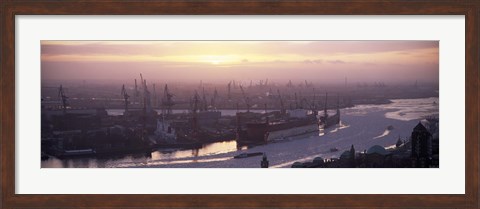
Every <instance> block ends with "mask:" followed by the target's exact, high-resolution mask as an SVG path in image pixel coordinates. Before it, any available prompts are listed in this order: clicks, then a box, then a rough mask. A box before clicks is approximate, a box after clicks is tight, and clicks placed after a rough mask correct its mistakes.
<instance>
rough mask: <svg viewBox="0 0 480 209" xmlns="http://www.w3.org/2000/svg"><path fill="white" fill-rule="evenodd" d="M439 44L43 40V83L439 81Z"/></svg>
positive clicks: (403, 42)
mask: <svg viewBox="0 0 480 209" xmlns="http://www.w3.org/2000/svg"><path fill="white" fill-rule="evenodd" d="M438 52H439V43H438V41H42V42H41V60H42V69H41V70H42V79H82V80H83V79H85V80H89V79H111V80H131V79H134V78H137V77H138V74H139V73H143V75H144V77H146V78H147V79H149V80H155V81H156V80H158V81H162V80H164V81H172V80H178V81H199V80H203V81H215V80H232V79H237V80H261V79H263V80H264V79H266V78H268V79H270V80H273V81H276V80H277V81H285V80H290V79H291V80H299V81H303V80H309V81H314V82H328V83H336V82H340V83H341V82H343V81H344V78H345V77H347V78H348V80H349V81H351V82H375V81H382V82H409V83H411V82H413V81H415V80H418V81H424V82H438V70H439V63H438V62H439V55H438Z"/></svg>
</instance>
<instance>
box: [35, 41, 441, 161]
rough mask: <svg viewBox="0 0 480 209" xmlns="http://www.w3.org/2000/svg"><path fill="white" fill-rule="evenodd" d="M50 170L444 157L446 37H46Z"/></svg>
mask: <svg viewBox="0 0 480 209" xmlns="http://www.w3.org/2000/svg"><path fill="white" fill-rule="evenodd" d="M40 44H41V156H40V157H41V159H39V160H41V167H42V168H312V169H322V168H439V165H440V160H439V143H440V142H439V42H438V41H436V40H432V41H424V40H422V41H416V40H389V41H347V40H345V41H321V40H318V41H316V40H313V41H296V40H292V41H241V40H238V41H200V40H199V41H134V40H132V41H56V40H44V41H41V43H40Z"/></svg>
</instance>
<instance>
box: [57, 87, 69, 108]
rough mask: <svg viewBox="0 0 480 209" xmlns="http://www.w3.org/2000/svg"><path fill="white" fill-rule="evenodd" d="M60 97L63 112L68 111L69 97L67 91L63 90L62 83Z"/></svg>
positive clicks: (59, 89) (59, 90)
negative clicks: (66, 94)
mask: <svg viewBox="0 0 480 209" xmlns="http://www.w3.org/2000/svg"><path fill="white" fill-rule="evenodd" d="M58 97H60V99H61V100H62V109H63V113H67V106H68V101H67V99H68V97H67V96H65V92H64V90H63V86H62V85H60V88H58Z"/></svg>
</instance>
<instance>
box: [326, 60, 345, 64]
mask: <svg viewBox="0 0 480 209" xmlns="http://www.w3.org/2000/svg"><path fill="white" fill-rule="evenodd" d="M328 63H331V64H347V63H348V62H345V61H342V60H329V61H328Z"/></svg>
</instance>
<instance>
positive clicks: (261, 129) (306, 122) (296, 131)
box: [237, 117, 319, 144]
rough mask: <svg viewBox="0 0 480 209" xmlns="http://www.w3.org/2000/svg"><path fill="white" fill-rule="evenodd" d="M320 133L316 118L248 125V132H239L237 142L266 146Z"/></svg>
mask: <svg viewBox="0 0 480 209" xmlns="http://www.w3.org/2000/svg"><path fill="white" fill-rule="evenodd" d="M318 131H319V124H318V120H317V119H316V118H315V117H312V118H305V119H301V120H292V121H285V122H278V123H267V122H264V123H247V124H246V130H238V131H237V142H239V143H240V144H242V143H243V144H249V143H250V144H265V143H268V142H272V141H279V140H285V139H287V138H289V137H293V136H298V135H303V134H306V133H313V132H318Z"/></svg>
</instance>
